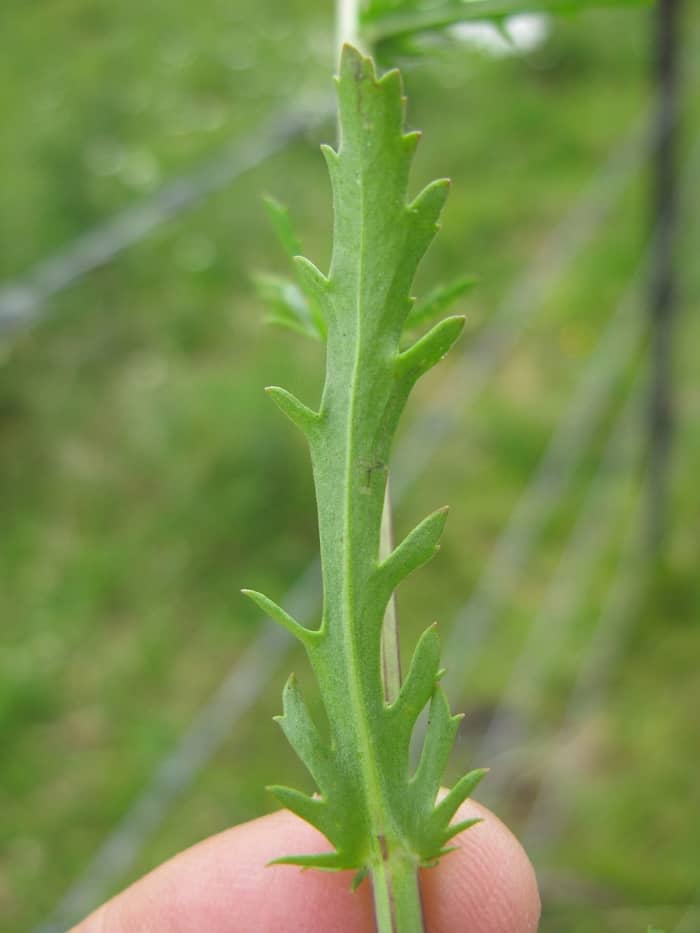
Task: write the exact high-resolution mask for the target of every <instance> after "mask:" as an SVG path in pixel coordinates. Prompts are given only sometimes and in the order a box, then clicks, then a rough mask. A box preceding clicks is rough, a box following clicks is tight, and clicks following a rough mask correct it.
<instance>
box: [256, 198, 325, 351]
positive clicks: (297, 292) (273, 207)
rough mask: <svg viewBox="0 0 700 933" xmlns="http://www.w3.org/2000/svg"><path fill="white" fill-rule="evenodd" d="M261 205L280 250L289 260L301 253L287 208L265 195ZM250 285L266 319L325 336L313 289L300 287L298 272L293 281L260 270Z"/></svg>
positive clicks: (272, 322)
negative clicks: (265, 312)
mask: <svg viewBox="0 0 700 933" xmlns="http://www.w3.org/2000/svg"><path fill="white" fill-rule="evenodd" d="M265 207H266V209H267V214H268V217H269V218H270V222H271V223H272V227H273V229H274V231H275V234H276V236H277V239H278V240H279V243H280V245H281V246H282V249H283V250H284V251H285V253H286V254H287V256H288V258H289V259H291V260H292V261H294V260H296V258H297V257H298V256H299V254H300V253H301V252H302V248H301V243H300V242H299V239H298V238H297V235H296V233H295V231H294V227H293V225H292V221H291V218H290V216H289V211H288V210H287V208H286V207H285V206H284V205H283V204H280V202H279V201H277V200H275V198H271V197H267V198H265ZM254 284H255V287H256V290H257V292H258V295H259V297H260V298H261V299H262V301H263V303H264V304H265V305H266V306H267V308H268V315H267V321H268V323H270V324H279V325H280V326H282V327H286V328H288V329H289V330H293V331H296V332H297V333H300V334H304V335H305V336H306V337H313V338H315V339H317V340H325V338H326V322H325V320H324V318H323V313H322V311H321V308H320V306H319V304H318V302H317V301H316V300H315V298H314V295H313V291H307V290H305V288H304V278H303V276H300V275H299V274H298V267H297V281H296V282H294V281H292V279H289V278H286V277H284V276H279V275H271V274H269V273H260V274H259V275H257V276H255V278H254Z"/></svg>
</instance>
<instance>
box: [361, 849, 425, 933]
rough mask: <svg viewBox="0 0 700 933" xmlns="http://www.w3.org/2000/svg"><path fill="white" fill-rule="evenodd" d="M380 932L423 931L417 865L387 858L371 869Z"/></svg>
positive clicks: (375, 912) (400, 859)
mask: <svg viewBox="0 0 700 933" xmlns="http://www.w3.org/2000/svg"><path fill="white" fill-rule="evenodd" d="M372 891H373V894H374V916H375V920H376V924H377V933H423V931H424V925H423V907H422V904H421V898H420V887H419V885H418V872H417V869H416V867H415V865H412V864H410V863H409V862H408V861H407V860H406V859H403V858H398V857H394V858H390V857H387V858H385V859H384V860H383V861H382V862H381V863H380V864H379V865H378V866H377V867H376V868H374V869H373V870H372Z"/></svg>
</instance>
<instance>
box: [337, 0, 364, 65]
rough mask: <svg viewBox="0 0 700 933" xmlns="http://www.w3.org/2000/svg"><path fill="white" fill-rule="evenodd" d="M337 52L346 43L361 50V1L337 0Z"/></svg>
mask: <svg viewBox="0 0 700 933" xmlns="http://www.w3.org/2000/svg"><path fill="white" fill-rule="evenodd" d="M335 10H336V12H335V26H336V43H335V46H336V51H337V53H338V55H340V50H341V49H342V48H343V45H345V44H346V43H347V44H348V45H354V46H355V48H360V36H359V33H360V0H336V7H335Z"/></svg>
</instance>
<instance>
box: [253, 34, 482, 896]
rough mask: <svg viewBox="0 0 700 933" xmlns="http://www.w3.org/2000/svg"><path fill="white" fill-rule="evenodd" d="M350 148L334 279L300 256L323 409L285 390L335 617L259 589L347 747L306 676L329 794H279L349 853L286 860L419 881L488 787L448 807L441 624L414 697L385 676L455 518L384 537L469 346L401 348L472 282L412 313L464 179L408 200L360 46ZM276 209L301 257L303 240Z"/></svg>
mask: <svg viewBox="0 0 700 933" xmlns="http://www.w3.org/2000/svg"><path fill="white" fill-rule="evenodd" d="M338 96H339V105H340V127H341V143H340V147H339V150H338V151H337V152H336V151H334V150H333V149H331V148H329V147H324V149H323V152H324V155H325V158H326V162H327V164H328V169H329V172H330V175H331V180H332V186H333V204H334V218H335V220H334V237H333V255H332V260H331V268H330V273H329V275H328V276H325V275H323V274H322V273H321V272H320V271H319V270H318V269H317V268H316V267H315V266H314V265H313V264H312V263H310V262H309V261H308V260H306V259H302V258H298V257H297V258H296V260H295V262H296V265H297V275H298V282H299V287H300V289H301V290H302V291H303V294H304V295H305V296H306V297H307V298H308V300H309V301H310V302H314V303H315V304H316V305H317V306H318V308H319V309H320V313H321V314H322V316H323V320H324V322H325V324H326V326H327V364H326V380H325V386H324V390H323V397H322V400H321V405H320V408H319V410H318V411H314V410H312V409H311V408H309V407H307V406H306V405H304V404H303V403H302V402H300V401H299V400H298V399H296V398H295V397H294V396H292V395H291V394H290V393H289V392H287V391H286V390H284V389H280V388H277V387H274V388H271V389H270V390H268V391H269V392H270V395H271V396H272V398H273V400H274V401H275V402H276V403H277V405H278V406H279V408H280V409H281V410H282V411H283V412H284V413H285V414H286V415H287V416H288V417H289V418H290V420H291V421H292V422H293V423H294V424H295V425H296V426H297V427H299V428H300V429H301V430H302V432H303V433H304V435H305V436H306V439H307V441H308V445H309V449H310V452H311V460H312V466H313V473H314V481H315V487H316V497H317V504H318V513H319V531H320V546H321V559H322V568H323V592H324V603H323V618H322V621H321V625H320V627H319V628H317V629H314V630H311V629H309V628H306V627H304V626H303V625H301V624H300V623H299V622H298V621H296V620H294V619H292V618H291V617H290V616H289V615H288V614H287V613H286V612H285V610H284V609H282V608H281V607H279V606H277V605H276V604H275V603H273V602H272V601H271V600H269V599H268V598H267V597H265V596H263V595H262V594H259V593H255V592H252V591H248V592H247V595H249V596H250V597H251V598H252V599H253V600H254V601H255V602H256V603H257V604H258V605H259V606H260V607H261V608H262V609H264V610H265V611H266V612H267V613H268V614H269V615H270V616H272V618H274V619H276V620H277V621H278V622H279V623H280V624H282V625H283V626H284V627H285V628H287V629H288V630H289V631H291V632H292V633H293V634H294V635H295V636H296V637H297V638H298V639H299V641H300V642H301V643H302V644H303V645H304V648H305V649H306V652H307V654H308V657H309V660H310V663H311V666H312V668H313V670H314V672H315V675H316V678H317V680H318V684H319V688H320V692H321V696H322V700H323V706H324V709H325V713H326V717H327V722H328V733H329V737H328V738H327V739H326V738H324V737H323V735H322V730H320V729H319V728H318V726H317V724H316V723H315V722H314V721H313V719H312V717H311V715H310V713H309V711H308V709H307V707H306V704H305V702H304V699H303V697H302V695H301V693H300V690H299V687H298V685H297V682H296V680H295V679H294V677H291V678H290V680H289V681H288V683H287V686H286V688H285V690H284V702H283V714H282V716H281V717H280V718H279V722H280V725H281V727H282V729H283V730H284V732H285V735H286V736H287V738H288V740H289V742H290V743H291V745H292V746H293V747H294V749H295V750H296V752H297V754H298V755H299V757H300V759H301V760H302V761H303V762H304V764H305V765H306V767H307V769H308V771H309V773H310V774H311V776H312V777H313V779H314V781H315V783H316V786H317V788H318V794H317V795H316V796H311V795H307V794H303V793H301V792H299V791H297V790H292V789H290V788H286V787H280V786H278V787H274V788H272V790H273V792H274V793H275V795H276V796H277V798H278V799H279V800H280V802H281V803H282V804H283V805H284V806H286V807H288V808H289V809H290V810H292V811H294V812H295V813H297V814H298V815H299V816H301V817H302V818H303V819H305V820H307V821H308V822H310V823H312V824H313V825H314V826H316V827H318V829H319V830H320V831H321V832H322V833H323V834H324V835H325V836H327V838H328V839H329V840H330V841H331V843H332V844H333V845H334V847H335V848H334V851H333V852H331V853H324V854H319V855H294V854H290V855H289V856H288V857H286V858H284V859H282V860H281V861H283V862H288V863H294V864H298V865H306V866H314V867H316V868H326V869H340V868H354V869H356V871H357V872H358V875H357V879H358V882H359V880H361V879H362V877H364V875H365V874H366V873H367V872H372V873H374V872H376V871H379V870H381V866H383V865H385V864H387V863H389V864H390V865H391V866H392V872H393V874H394V876H395V875H396V873H397V872H398V871H399V868H400V867H401V866H403V868H404V870H405V871H406V872H414V873H415V870H416V869H417V867H418V866H419V865H429V864H433V863H434V862H435V860H436V859H438V858H439V857H440V855H442V854H443V853H445V852H447V851H449V846H448V843H449V841H450V840H451V839H452V838H453V837H454V836H455V835H456V834H457V833H459V832H462V831H463V830H464V829H466V828H468V826H470V825H472V822H473V821H467V822H463V823H459V824H457V825H455V826H451V825H450V823H451V820H452V818H453V817H454V815H455V813H456V811H457V808H458V807H459V805H460V804H461V803H462V802H463V801H464V800H465V798H467V797H468V796H469V795H470V794H471V792H472V791H473V789H474V788H475V787H476V785H477V784H478V782H479V781H480V780H481V778H482V777H483V774H484V772H483V771H473V772H471V773H470V774H468V775H466V776H465V777H463V778H462V779H461V780H460V781H458V782H457V784H456V785H455V786H454V787H453V788H452V790H451V791H449V792H448V793H447V795H446V796H445V797H444V798H443V799H442V800H440V801H439V802H438V800H437V796H438V791H439V788H440V782H441V778H442V775H443V772H444V769H445V765H446V762H447V759H448V756H449V754H450V750H451V747H452V744H453V741H454V738H455V733H456V731H457V727H458V723H459V718H460V717H458V716H453V715H451V713H450V710H449V706H448V703H447V699H446V697H445V695H444V693H443V691H442V689H441V688H440V686H439V679H440V675H441V669H440V659H439V654H440V650H439V640H438V635H437V631H436V628H435V626H432V627H430V628H428V629H427V631H426V632H425V633H424V634H423V636H422V637H421V639H420V640H419V642H418V645H417V647H416V649H415V652H414V654H413V659H412V662H411V664H410V669H409V672H408V675H407V677H406V679H405V681H404V683H403V685H402V687H401V690H400V692H399V694H398V696H397V697H396V699H395V700H394V701H393V702H392V703H391V704H388V703H387V702H386V701H385V694H384V685H383V683H382V674H381V657H380V655H381V650H380V643H381V632H382V621H383V617H384V612H385V609H386V606H387V603H388V602H389V599H390V598H391V595H392V593H393V591H394V589H395V587H396V586H397V585H398V584H399V583H400V582H401V581H402V580H403V579H404V578H405V577H406V576H407V575H408V574H409V573H411V572H412V571H414V570H416V569H417V568H418V567H420V566H421V565H423V564H424V563H426V561H428V560H430V559H431V557H432V556H433V555H434V554H435V552H436V550H437V549H438V541H439V538H440V535H441V532H442V529H443V527H444V524H445V520H446V515H447V513H446V510H445V509H439V510H438V511H436V512H434V513H433V514H432V515H430V516H428V517H427V518H426V519H424V520H423V521H422V522H421V523H420V524H419V525H418V526H417V527H416V528H414V530H413V531H412V532H411V533H410V534H409V535H408V536H407V537H406V538H405V539H404V540H403V541H402V542H401V543H400V544H399V545H398V546H397V547H396V548H395V549H394V550H393V552H392V553H391V554H390V555H389V556H388V557H387V558H386V559H385V560H383V561H380V559H379V546H380V526H381V520H382V507H383V502H384V494H385V487H386V478H387V466H386V465H387V463H388V461H389V454H390V450H391V445H392V439H393V436H394V433H395V430H396V426H397V422H398V420H399V417H400V415H401V412H402V410H403V408H404V405H405V403H406V401H407V398H408V395H409V393H410V391H411V389H412V387H413V385H414V384H415V382H416V381H417V379H418V378H419V377H420V376H421V375H423V373H425V372H426V371H427V370H428V369H430V368H431V367H432V366H434V365H435V364H436V363H437V362H439V360H440V359H441V358H442V357H443V356H444V355H445V353H447V351H448V350H449V349H450V347H451V346H452V344H453V343H454V342H455V340H456V339H457V338H458V337H459V335H460V333H461V331H462V327H463V323H464V322H463V318H460V317H450V318H447V319H445V320H443V321H441V322H440V323H439V324H437V325H435V326H434V327H433V328H432V330H430V331H429V332H428V333H427V334H426V335H425V336H423V337H421V338H420V339H419V340H418V341H417V342H415V343H413V344H412V345H410V346H408V348H406V349H404V350H403V351H402V350H401V344H402V337H403V336H404V331H405V328H406V326H407V324H408V323H413V324H416V323H423V322H425V321H426V320H428V318H430V317H433V316H434V315H435V314H437V313H439V312H440V311H442V310H443V309H444V308H445V307H446V306H447V304H448V303H449V302H450V301H451V300H453V299H454V298H456V297H458V296H459V295H461V294H463V293H464V292H465V291H466V290H467V288H468V287H470V286H471V280H468V279H462V280H460V281H459V282H456V283H454V284H453V285H451V286H450V287H448V288H447V289H442V290H439V291H438V292H436V293H434V294H433V295H432V296H431V297H430V298H429V299H428V300H427V301H426V302H424V304H423V305H421V306H419V307H418V308H417V309H414V310H412V299H411V297H410V288H411V283H412V280H413V277H414V274H415V272H416V268H417V266H418V263H419V262H420V260H421V258H422V256H423V254H424V253H425V251H426V249H427V248H428V246H429V244H430V242H431V240H432V239H433V236H434V235H435V232H436V230H437V229H438V219H439V217H440V212H441V210H442V206H443V203H444V201H445V197H446V195H447V190H448V182H447V181H446V180H440V181H435V182H433V183H432V184H430V185H428V186H427V187H426V188H425V189H424V190H423V191H422V192H421V193H420V194H419V195H418V197H416V198H415V199H414V200H412V201H409V200H408V197H407V186H408V176H409V169H410V165H411V162H412V159H413V155H414V152H415V149H416V145H417V142H418V138H419V134H417V133H409V134H404V132H403V121H404V112H403V97H402V86H401V78H400V75H399V73H398V72H397V71H392V72H389V73H387V74H385V75H384V76H383V77H382V78H380V79H377V77H376V74H375V70H374V64H373V62H372V61H371V59H369V58H364V57H362V56H361V55H360V53H359V52H357V51H356V50H354V49H352V48H350V47H347V46H346V47H345V49H344V50H343V54H342V59H341V67H340V77H339V79H338ZM275 211H276V226H277V228H278V232H279V233H280V238H281V239H282V240H283V241H286V242H287V245H288V246H289V249H288V252H291V251H293V250H294V249H295V248H296V242H295V240H294V239H293V237H292V234H291V232H290V230H291V227H289V226H288V225H287V220H286V218H285V215H283V214H282V213H280V212H279V211H277V209H275ZM428 704H429V706H430V717H429V723H428V727H427V732H426V736H425V741H424V744H423V748H422V752H421V755H420V759H419V763H418V766H417V768H416V770H415V772H414V773H411V769H410V764H409V745H410V741H411V736H412V733H413V731H414V727H415V724H416V721H417V718H418V716H419V714H420V713H421V711H422V710H423V709H424V708H425V706H426V705H428Z"/></svg>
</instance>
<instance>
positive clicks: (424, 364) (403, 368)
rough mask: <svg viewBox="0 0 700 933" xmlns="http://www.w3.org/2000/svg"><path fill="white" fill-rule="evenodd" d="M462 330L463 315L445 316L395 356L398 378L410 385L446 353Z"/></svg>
mask: <svg viewBox="0 0 700 933" xmlns="http://www.w3.org/2000/svg"><path fill="white" fill-rule="evenodd" d="M463 330H464V317H462V316H461V315H455V316H453V317H447V318H445V319H444V320H443V321H440V323H439V324H436V325H435V326H434V327H432V328H431V329H430V330H429V331H428V333H427V334H425V336H423V337H421V338H420V340H417V341H416V342H415V343H414V344H413V345H412V346H410V347H409V348H408V349H407V350H404V351H403V353H399V355H398V356H397V357H396V362H395V364H394V365H395V369H396V373H397V375H398V376H399V378H400V379H405V380H407V381H408V382H409V383H410V384H411V385H412V384H413V383H414V382H415V381H416V380H417V379H419V378H420V377H421V376H422V375H423V373H426V372H427V371H428V370H429V369H432V367H433V366H435V365H437V364H438V363H439V362H440V360H441V359H443V357H444V356H445V355H446V354H447V353H448V351H449V350H450V348H451V347H452V346H453V345H454V343H455V342H456V341H457V340H458V338H459V336H460V335H461V333H462V331H463Z"/></svg>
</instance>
